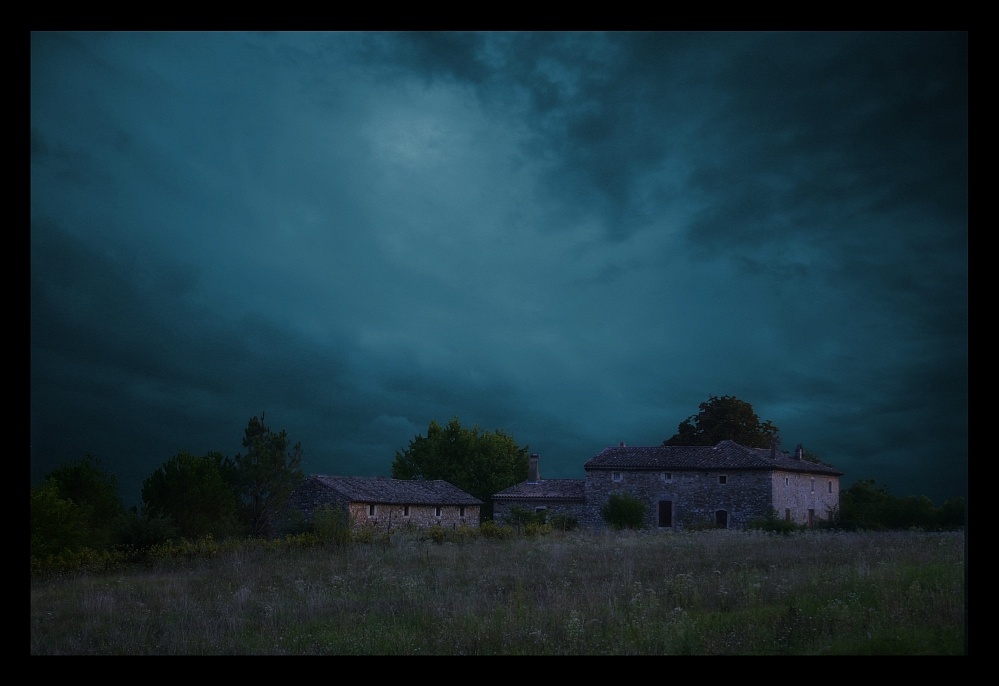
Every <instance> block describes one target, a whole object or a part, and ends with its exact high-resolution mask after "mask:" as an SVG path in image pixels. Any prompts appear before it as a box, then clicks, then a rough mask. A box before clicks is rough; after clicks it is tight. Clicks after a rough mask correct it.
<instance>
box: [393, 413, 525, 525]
mask: <svg viewBox="0 0 999 686" xmlns="http://www.w3.org/2000/svg"><path fill="white" fill-rule="evenodd" d="M527 450H528V448H527V446H524V447H520V446H518V445H517V443H516V442H515V441H514V439H513V437H512V436H510V435H508V434H506V433H504V432H503V431H501V430H497V431H495V432H488V431H485V432H484V431H481V430H480V429H479V427H478V426H477V425H476V426H473V427H472V428H471V429H464V428H462V426H461V423H460V422H459V421H458V418H457V417H455V418H454V419H452V420H451V421H450V422H448V424H447V426H443V427H442V426H441V425H440V424H438V423H437V422H436V420H435V421H431V422H430V427H429V428H428V429H427V435H426V436H416V437H415V438H414V439H413V440H412V441H410V442H409V447H408V448H406V450H404V451H402V452H399V451H396V454H395V460H393V462H392V478H393V479H419V480H426V481H429V480H433V479H443V480H444V481H447V482H448V483H450V484H453V485H454V486H457V487H458V488H460V489H462V490H463V491H465V492H466V493H468V494H469V495H472V496H475V497H476V498H478V499H479V500H481V501H482V502H483V506H482V512H481V515H482V518H483V519H484V520H489V519H492V516H493V503H492V496H493V494H494V493H498V492H499V491H502V490H503V489H504V488H509V487H510V486H513V485H514V484H519V483H521V482H522V481H526V480H527V474H528V453H527Z"/></svg>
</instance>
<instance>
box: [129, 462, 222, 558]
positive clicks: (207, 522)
mask: <svg viewBox="0 0 999 686" xmlns="http://www.w3.org/2000/svg"><path fill="white" fill-rule="evenodd" d="M235 472H236V466H235V465H234V464H233V462H232V461H231V460H229V459H228V458H225V457H223V456H222V454H221V453H218V452H215V453H208V454H207V455H204V456H202V457H195V456H194V455H191V454H190V453H188V452H180V453H178V454H177V455H175V456H174V457H172V458H170V459H169V460H168V461H167V462H165V463H164V464H163V465H162V466H160V468H159V469H157V470H156V471H155V472H153V473H152V475H150V476H149V478H147V479H146V480H145V481H143V482H142V502H143V505H144V506H145V511H147V513H148V515H149V516H152V517H156V516H166V517H169V518H170V520H171V521H172V522H173V523H174V525H175V526H176V527H177V533H178V535H180V536H183V537H185V538H190V539H196V538H199V537H201V536H204V535H206V534H211V535H212V536H216V537H220V538H225V537H228V536H232V535H235V534H237V533H239V530H240V514H241V513H240V503H239V497H238V495H237V493H236V489H235V488H234V486H235V485H236V479H235Z"/></svg>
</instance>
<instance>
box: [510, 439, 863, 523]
mask: <svg viewBox="0 0 999 686" xmlns="http://www.w3.org/2000/svg"><path fill="white" fill-rule="evenodd" d="M802 455H803V450H802V447H801V445H799V446H798V447H797V449H796V450H795V453H794V454H793V455H789V454H787V453H785V452H782V451H780V450H778V449H777V447H776V445H773V446H771V447H770V448H747V447H745V446H742V445H739V444H738V443H735V442H733V441H722V442H720V443H718V444H717V445H715V446H664V445H656V446H639V447H632V446H627V445H625V444H624V443H621V444H620V445H619V446H616V447H610V448H605V449H604V450H603V451H602V452H600V454H598V455H596V456H595V457H593V458H591V459H589V460H588V461H587V462H586V463H585V464H584V465H583V470H584V472H585V473H586V478H585V479H582V480H579V479H542V478H541V476H540V473H539V471H538V456H537V455H532V456H531V463H530V471H529V476H528V480H527V481H525V482H523V483H520V484H517V485H515V486H512V487H510V488H508V489H505V490H503V491H501V492H500V493H497V494H495V495H494V496H493V501H494V513H495V517H496V519H498V520H502V519H503V518H504V517H505V516H509V514H510V513H511V511H512V508H514V507H518V508H522V509H527V510H529V511H533V512H538V511H545V512H547V513H549V516H550V515H552V514H566V515H568V516H571V517H574V518H575V519H576V520H577V521H578V522H579V524H580V525H581V526H585V527H601V526H605V523H604V521H603V517H602V516H601V513H600V510H601V508H602V507H603V505H604V504H605V503H606V502H607V501H608V498H609V497H610V495H611V494H612V493H618V492H620V493H628V494H631V495H633V496H636V497H638V498H640V499H641V500H643V501H644V502H646V503H647V504H648V505H649V510H648V512H649V513H648V520H647V521H646V524H647V525H648V526H649V527H650V528H653V529H654V528H659V529H672V530H682V529H684V528H695V527H705V526H712V527H722V528H743V527H745V526H746V525H747V524H748V523H749V521H750V520H752V519H754V518H757V517H765V516H768V515H770V514H772V513H774V512H776V513H777V516H778V517H780V518H782V519H785V520H787V521H790V522H794V523H796V524H802V525H807V526H811V525H813V524H814V523H815V522H816V521H818V520H822V519H828V518H829V517H830V515H831V514H832V512H834V511H836V510H837V509H838V508H839V479H840V477H841V476H842V475H843V472H841V471H839V470H838V469H835V468H833V467H829V466H827V465H824V464H818V463H815V462H810V461H808V460H804V459H803V458H802Z"/></svg>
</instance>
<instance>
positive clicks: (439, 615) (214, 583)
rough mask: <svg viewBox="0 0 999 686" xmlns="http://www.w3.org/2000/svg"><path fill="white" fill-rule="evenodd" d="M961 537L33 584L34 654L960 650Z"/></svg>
mask: <svg viewBox="0 0 999 686" xmlns="http://www.w3.org/2000/svg"><path fill="white" fill-rule="evenodd" d="M965 560H966V557H965V536H964V534H963V533H962V532H957V533H954V532H950V533H922V532H895V533H842V532H837V533H834V532H807V533H797V534H793V535H775V534H767V533H763V532H758V531H757V532H744V531H724V530H715V531H703V532H688V533H669V534H664V533H652V532H626V531H625V532H599V533H598V532H592V531H574V532H568V533H552V534H548V535H543V536H536V537H530V538H528V537H514V538H512V539H508V540H497V539H484V538H474V539H471V540H469V539H465V538H462V539H456V540H445V541H443V543H438V542H434V541H432V540H428V539H426V538H424V537H419V536H396V537H393V538H392V540H391V543H388V544H386V543H384V542H382V543H378V542H375V543H370V544H357V543H354V544H350V545H341V546H329V547H313V548H299V549H289V550H286V551H280V550H278V551H276V550H274V549H272V548H265V547H253V546H242V547H239V548H234V549H227V550H225V551H223V552H222V553H221V554H220V555H219V556H217V557H213V558H195V559H188V560H183V561H173V562H159V563H156V565H155V566H153V567H149V568H144V569H138V570H135V571H130V572H114V573H110V574H106V575H94V574H82V575H77V576H71V577H64V578H59V579H49V580H35V581H33V582H32V588H31V654H32V655H650V654H654V655H961V654H964V653H965V652H966V645H967V643H966V634H965V631H966V611H967V608H966V593H965V590H964V583H965V578H966V575H965V570H964V564H965Z"/></svg>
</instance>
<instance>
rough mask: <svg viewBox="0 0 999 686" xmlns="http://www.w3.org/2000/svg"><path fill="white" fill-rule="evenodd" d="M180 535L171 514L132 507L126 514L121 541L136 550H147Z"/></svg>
mask: <svg viewBox="0 0 999 686" xmlns="http://www.w3.org/2000/svg"><path fill="white" fill-rule="evenodd" d="M179 536H180V533H179V532H178V530H177V526H176V525H175V524H174V523H173V518H172V517H170V516H169V515H165V514H158V513H152V512H149V510H148V509H146V508H143V509H142V510H141V511H140V510H138V509H137V508H136V507H134V506H133V507H132V508H131V509H130V510H129V512H128V514H126V515H125V524H124V527H123V528H122V534H121V543H122V544H123V545H125V546H128V547H130V548H133V549H135V550H147V549H149V548H151V547H153V546H154V545H160V544H162V543H166V542H167V541H170V540H171V539H175V538H177V537H179Z"/></svg>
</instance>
